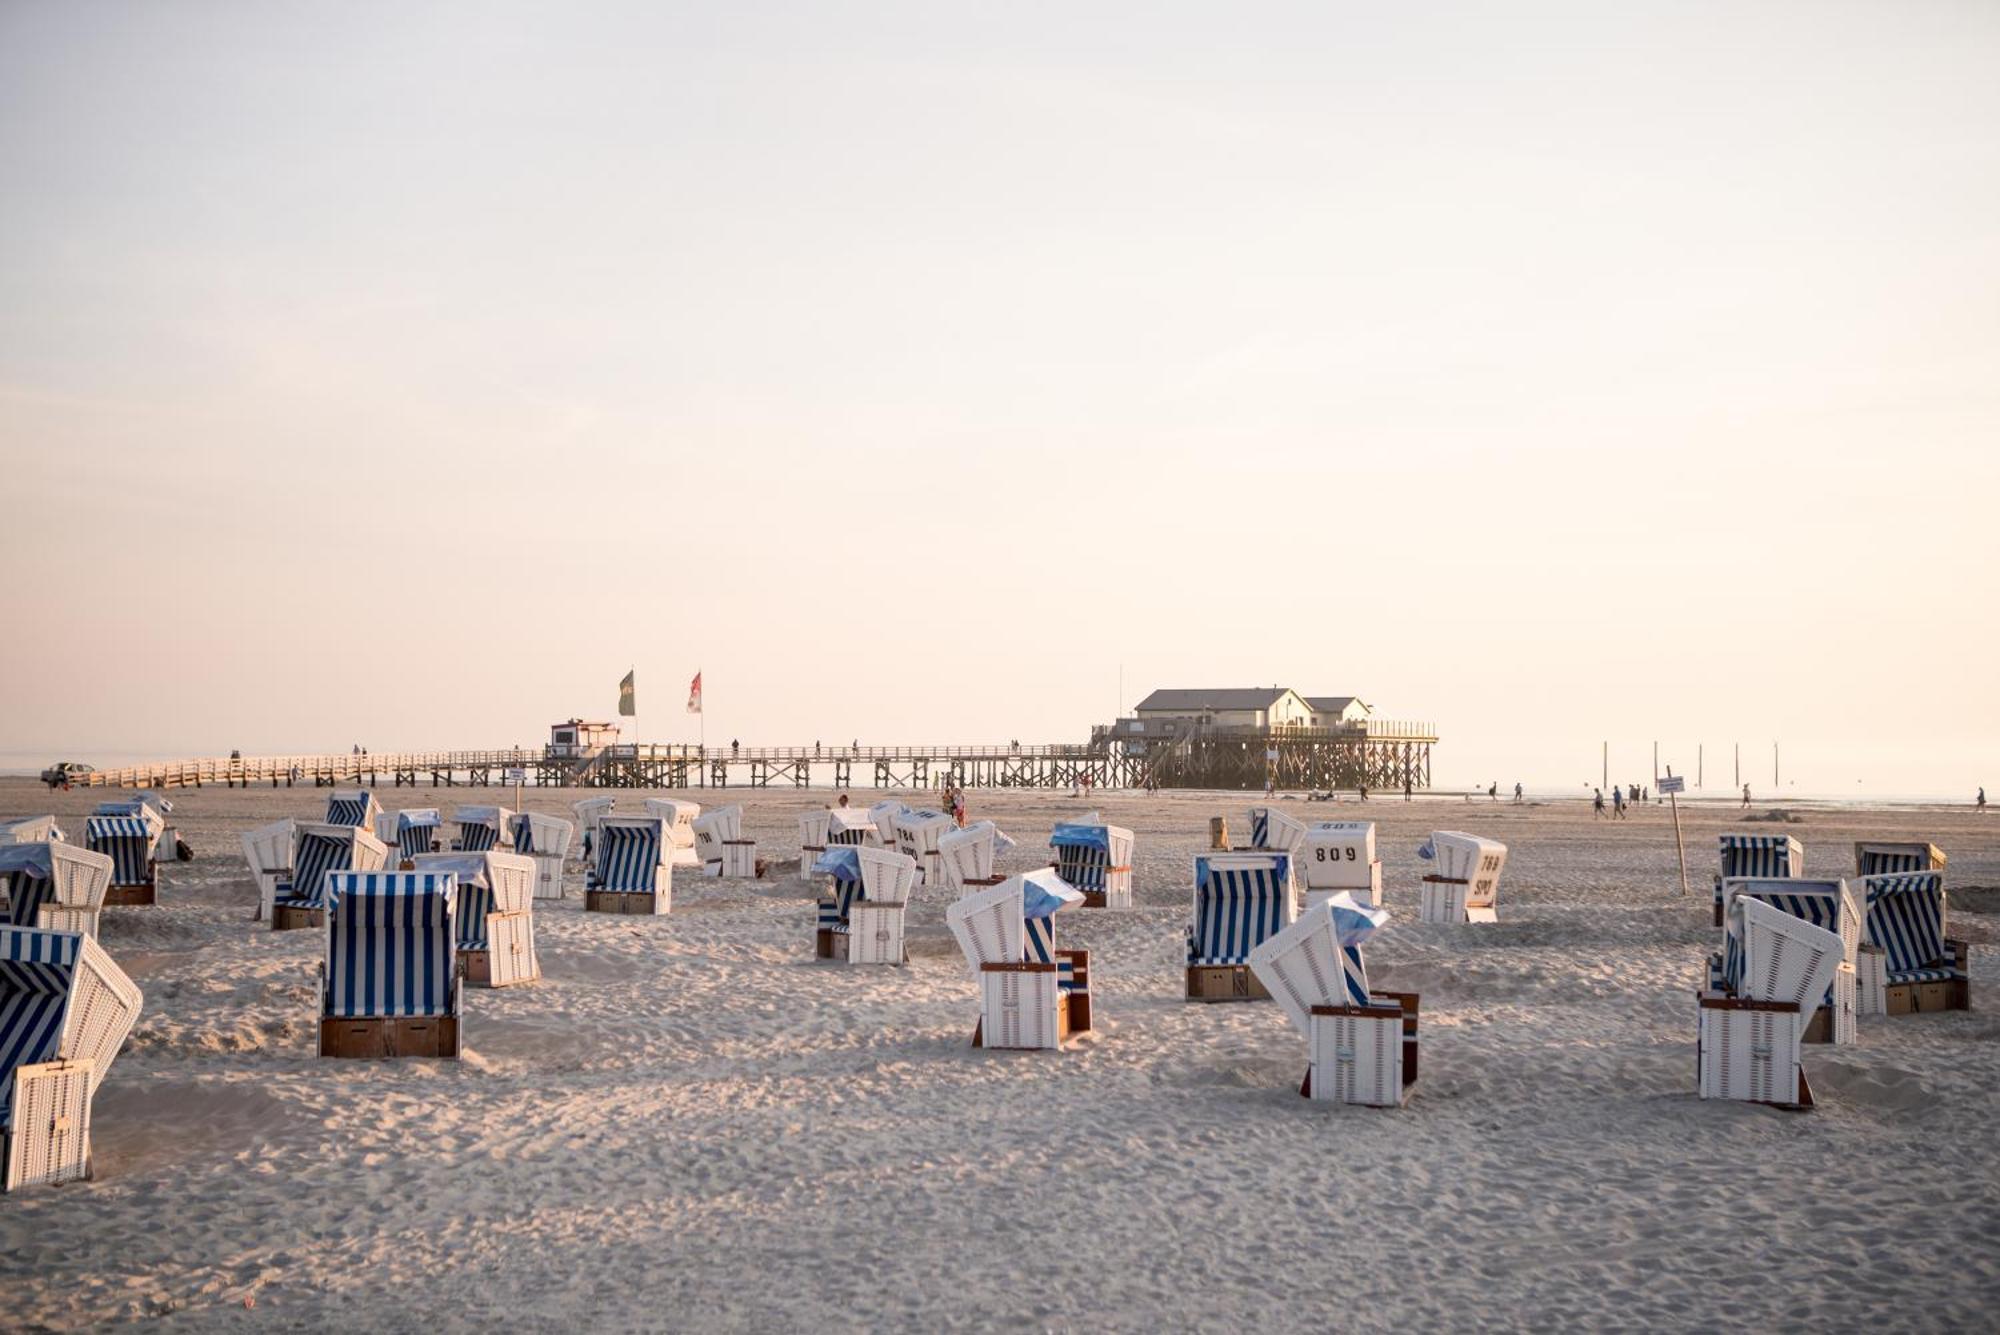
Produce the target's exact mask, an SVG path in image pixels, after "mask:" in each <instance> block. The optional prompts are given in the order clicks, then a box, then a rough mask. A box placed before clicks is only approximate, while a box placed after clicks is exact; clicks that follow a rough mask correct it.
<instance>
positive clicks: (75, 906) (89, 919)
mask: <svg viewBox="0 0 2000 1335" xmlns="http://www.w3.org/2000/svg"><path fill="white" fill-rule="evenodd" d="M111 875H112V868H111V859H110V858H108V857H106V856H105V855H104V854H102V853H93V852H91V851H90V850H89V849H87V848H78V847H77V846H76V845H74V844H67V843H55V842H49V843H39V844H8V845H5V846H0V908H4V912H0V923H7V924H10V925H12V926H15V927H40V928H45V929H47V930H49V931H53V932H79V933H81V934H83V935H84V936H88V937H93V938H94V937H95V936H96V935H97V924H98V919H99V917H100V916H101V914H102V912H103V909H104V897H105V895H106V894H108V893H109V892H110V889H111Z"/></svg>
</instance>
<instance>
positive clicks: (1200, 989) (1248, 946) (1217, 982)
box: [1187, 853, 1294, 1001]
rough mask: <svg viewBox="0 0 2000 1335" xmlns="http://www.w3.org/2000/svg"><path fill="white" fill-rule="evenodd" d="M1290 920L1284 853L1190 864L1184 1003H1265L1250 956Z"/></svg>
mask: <svg viewBox="0 0 2000 1335" xmlns="http://www.w3.org/2000/svg"><path fill="white" fill-rule="evenodd" d="M1293 920H1294V906H1293V897H1292V858H1291V855H1290V854H1289V853H1204V854H1202V855H1201V856H1199V857H1197V858H1195V860H1194V921H1193V922H1192V924H1191V925H1190V926H1189V927H1188V929H1187V999H1188V1000H1189V1001H1256V1000H1263V999H1266V998H1268V997H1269V996H1270V993H1268V992H1266V991H1265V990H1264V986H1263V984H1262V983H1261V982H1260V981H1259V980H1258V978H1257V975H1256V974H1255V973H1254V972H1252V970H1251V968H1250V952H1251V951H1253V950H1255V949H1256V948H1257V947H1258V946H1260V945H1262V944H1263V943H1264V942H1265V941H1266V940H1268V939H1269V938H1270V937H1272V936H1275V935H1276V934H1277V933H1279V932H1281V931H1283V930H1284V929H1285V928H1286V927H1288V926H1290V925H1291V923H1292V922H1293Z"/></svg>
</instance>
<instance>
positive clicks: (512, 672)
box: [0, 0, 2000, 796]
mask: <svg viewBox="0 0 2000 1335" xmlns="http://www.w3.org/2000/svg"><path fill="white" fill-rule="evenodd" d="M1996 68H2000V5H1995V4H1992V3H1989V2H1986V0H1978V2H1968V3H1930V2H1926V0H1881V2H1880V3H1870V4H1841V3H1824V2H1822V0H1812V2H1811V3H1796V4H1794V3H1766V4H1755V3H1752V4H1743V3H1727V4H1722V3H1718V4H1710V5H1703V4H1687V3H1676V4H1664V3H1663V4H1651V5H1649V4H1636V3H1634V4H1616V5H1607V4H1603V3H1601V2H1599V0H1577V2H1576V3H1568V4H1528V3H1523V4H1496V3H1491V2H1490V0H1489V2H1486V3H1471V4H1422V5H1401V6H1392V5H1381V4H1372V3H1328V2H1327V0H1317V2H1316V3H1302V4H1297V5H1256V4H1236V5H1229V6H1220V5H1213V4H1159V3H1148V4H1143V5H1141V4H1129V5H1124V4H1121V5H1111V4H1096V5H1092V4H1078V3H1075V2H1074V0H1068V2H1066V3H1051V4H1009V5H950V4H940V3H935V2H934V0H925V2H923V3H909V4H904V5H839V6H832V5H829V6H783V5H756V4H738V5H727V6H724V5H715V6H705V7H690V6H679V5H671V4H660V3H654V2H651V0H649V2H648V3H636V4H630V5H606V4H598V5H575V6H570V5H553V6H552V5H546V4H535V5H518V6H517V5H504V4H491V3H481V4H476V5H472V4H468V5H438V4H433V5H417V6H411V5H403V4H388V5H357V4H338V5H334V4H325V5H319V6H295V5H285V4H270V3H258V4H242V3H227V4H198V3H176V4H172V5H161V4H150V3H131V4H91V3H78V2H77V0H48V2H45V3H36V2H31V0H13V3H8V4H5V5H0V475H4V477H5V478H6V487H5V492H4V494H5V496H6V498H7V506H6V522H5V523H4V525H0V564H4V569H5V574H6V579H5V586H6V589H7V600H6V611H7V616H6V622H5V624H6V626H7V633H6V639H7V641H8V652H6V653H5V654H4V655H0V698H4V700H5V702H6V707H5V709H4V711H0V764H11V763H21V764H27V763H37V764H38V763H40V762H41V761H43V760H52V759H55V758H57V757H58V756H61V755H67V754H84V753H93V754H101V753H108V752H119V753H129V754H134V755H138V754H145V755H168V754H197V755H199V754H217V753H226V752H227V751H228V750H229V749H230V748H231V747H240V748H242V749H244V750H245V751H246V752H256V753H264V752H274V751H311V750H323V749H339V750H345V749H346V748H347V746H348V745H349V744H350V743H352V742H355V741H360V742H362V743H364V744H367V745H369V746H370V747H371V748H372V749H375V750H384V751H386V750H392V749H398V748H414V747H428V746H458V747H480V746H489V745H506V744H511V743H515V742H539V741H541V740H545V739H546V737H547V725H548V724H549V723H550V722H551V721H553V720H555V719H559V718H564V717H567V716H569V715H571V714H573V713H581V714H584V715H586V716H598V717H603V716H608V714H609V712H610V710H611V708H612V706H613V703H614V701H615V685H616V682H617V680H618V678H619V676H620V675H622V674H623V673H624V672H625V670H626V669H627V668H628V667H636V668H637V670H638V674H639V684H640V706H641V717H640V718H639V720H638V727H639V733H640V735H641V736H642V737H643V738H645V739H646V740H686V739H692V738H693V736H694V735H695V723H696V720H694V719H693V718H691V717H689V716H687V715H686V714H685V713H684V712H683V709H682V706H683V702H684V698H685V694H686V684H687V679H688V678H689V677H690V676H692V675H693V673H694V672H695V671H696V669H697V668H699V669H701V670H702V671H703V672H704V673H705V674H706V684H707V687H708V700H709V709H710V714H709V717H708V737H709V740H710V741H711V742H716V741H726V740H727V739H729V738H731V737H740V738H741V739H742V740H743V741H744V742H745V743H746V744H751V743H789V742H810V741H812V740H814V739H815V738H818V739H824V740H827V741H833V740H835V739H841V740H848V739H852V738H854V737H857V736H858V737H860V738H861V739H862V740H863V741H873V742H889V741H898V740H908V741H918V740H950V741H978V740H986V739H1001V740H1004V739H1008V738H1015V737H1019V738H1022V739H1025V740H1029V741H1045V740H1046V741H1061V740H1081V739H1082V738H1083V737H1085V736H1086V735H1087V733H1088V729H1089V726H1090V725H1091V724H1092V723H1095V722H1102V721H1105V720H1107V719H1108V718H1109V717H1110V716H1111V715H1112V713H1113V711H1114V709H1115V707H1116V706H1117V704H1118V703H1119V694H1118V692H1119V686H1118V682H1119V672H1120V668H1121V665H1122V668H1123V674H1124V683H1125V688H1124V703H1126V704H1127V705H1128V706H1129V705H1130V704H1131V703H1132V702H1133V701H1134V700H1136V699H1137V698H1138V697H1139V696H1140V695H1142V694H1143V693H1144V692H1145V691H1146V690H1148V689H1150V688H1152V687H1154V686H1166V685H1171V686H1222V685H1252V684H1262V683H1268V682H1280V683H1284V684H1288V685H1294V686H1297V687H1298V688H1300V689H1302V690H1305V691H1307V692H1310V693H1340V694H1347V693H1355V694H1359V695H1361V696H1362V697H1363V698H1364V699H1366V700H1368V701H1369V702H1370V703H1371V704H1373V705H1375V706H1376V708H1377V711H1378V713H1379V714H1381V715H1384V716H1387V717H1410V718H1421V719H1430V720H1435V721H1436V723H1437V725H1438V727H1439V729H1440V730H1441V732H1442V733H1443V735H1444V738H1445V741H1444V744H1443V745H1442V746H1441V747H1440V749H1439V751H1438V753H1437V771H1438V779H1439V781H1440V782H1441V783H1456V784H1470V783H1479V784H1484V783H1486V782H1489V781H1491V780H1494V779H1498V780H1500V781H1501V782H1503V783H1504V784H1511V783H1512V782H1513V781H1514V780H1515V779H1516V778H1520V779H1523V780H1525V781H1526V782H1528V783H1529V784H1531V785H1538V786H1556V785H1563V784H1571V785H1573V784H1576V783H1580V782H1581V781H1583V780H1584V779H1586V778H1590V777H1593V776H1594V775H1596V773H1597V770H1598V761H1597V757H1598V744H1599V741H1600V740H1601V739H1606V738H1608V739H1610V740H1611V741H1612V743H1613V746H1614V753H1613V754H1614V766H1613V768H1614V770H1617V771H1623V773H1624V776H1625V777H1629V778H1632V779H1634V780H1638V779H1642V778H1645V777H1648V776H1649V771H1650V763H1651V762H1650V744H1651V742H1652V740H1653V739H1655V738H1658V739H1659V740H1661V741H1662V743H1663V744H1664V746H1665V750H1666V753H1667V756H1668V758H1669V759H1671V760H1675V761H1677V762H1678V763H1680V764H1681V765H1683V766H1691V765H1692V764H1693V761H1694V746H1695V744H1696V743H1697V742H1706V743H1707V745H1708V750H1709V774H1710V777H1711V779H1713V778H1714V776H1715V775H1716V773H1717V767H1718V764H1720V765H1721V766H1722V774H1723V777H1724V778H1725V779H1726V778H1727V776H1728V771H1727V756H1728V747H1729V744H1730V743H1731V742H1732V741H1741V742H1742V743H1743V744H1744V748H1745V751H1746V754H1754V755H1756V756H1758V757H1760V759H1759V760H1758V761H1757V764H1756V766H1755V767H1751V768H1754V769H1755V770H1756V775H1757V784H1758V787H1759V788H1760V789H1763V788H1767V787H1768V782H1769V750H1770V743H1771V741H1772V739H1774V738H1776V739H1779V740H1781V741H1782V742H1783V743H1784V746H1785V750H1786V756H1787V765H1786V769H1787V778H1788V780H1795V781H1796V782H1797V784H1798V785H1799V787H1800V789H1801V790H1803V789H1806V788H1812V789H1815V790H1821V791H1833V792H1849V793H1867V792H1876V793H1883V792H1911V791H1921V792H1951V793H1958V792H1960V790H1963V793H1964V795H1966V796H1969V795H1970V790H1971V787H1972V786H1973V785H1974V784H1977V783H1987V784H1989V785H1994V784H2000V702H1996V693H1995V690H1994V688H1993V679H1994V661H1995V657H1996V651H2000V630H1996V625H2000V614H1996V608H1997V607H2000V577H1996V559H1995V558H1996V555H2000V536H1996V526H1997V525H2000V521H1996V518H1995V515H1996V505H2000V454H1996V444H2000V78H1996V77H1995V73H1994V71H1995V70H1996ZM1718 755H1720V756H1721V757H1722V759H1721V760H1720V761H1718V760H1717V757H1718ZM16 757H19V759H16ZM1746 767H1749V766H1746ZM1614 777H1618V776H1617V775H1614ZM1857 780H1861V781H1862V783H1861V784H1859V785H1857V783H1856V781H1857ZM1997 791H2000V790H1997Z"/></svg>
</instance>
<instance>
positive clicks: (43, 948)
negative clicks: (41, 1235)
mask: <svg viewBox="0 0 2000 1335" xmlns="http://www.w3.org/2000/svg"><path fill="white" fill-rule="evenodd" d="M142 1004H143V998H142V997H141V995H140V992H139V989H138V988H137V987H135V986H133V983H132V980H131V979H130V978H128V977H126V976H125V973H124V971H123V970H121V969H120V968H119V967H118V966H117V964H115V963H113V962H112V959H111V957H110V956H109V955H107V954H106V953H105V952H104V951H103V950H102V949H101V948H100V947H99V946H98V944H97V943H96V942H95V941H93V940H91V939H90V938H89V937H87V936H84V935H83V934H82V933H80V932H56V931H45V930H42V929H39V928H31V927H0V1189H5V1190H8V1191H11V1190H13V1189H14V1188H16V1187H21V1186H28V1185H30V1184H33V1183H48V1182H68V1181H74V1180H76V1179H79V1178H84V1177H88V1176H89V1175H90V1103H91V1096H92V1095H93V1094H94V1093H96V1091H97V1087H98V1086H99V1085H100V1084H102V1083H103V1081H104V1077H105V1075H106V1073H107V1072H109V1071H110V1069H111V1063H112V1060H113V1059H114V1058H115V1057H116V1056H117V1055H118V1049H119V1048H120V1047H121V1046H123V1044H124V1042H125V1037H126V1035H127V1034H129V1033H131V1031H132V1025H133V1024H134V1022H136V1021H137V1020H138V1018H139V1010H140V1006H141V1005H142Z"/></svg>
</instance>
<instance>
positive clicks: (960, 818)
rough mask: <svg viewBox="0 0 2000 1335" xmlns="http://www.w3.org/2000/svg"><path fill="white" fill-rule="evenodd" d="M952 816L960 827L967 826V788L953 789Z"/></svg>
mask: <svg viewBox="0 0 2000 1335" xmlns="http://www.w3.org/2000/svg"><path fill="white" fill-rule="evenodd" d="M951 818H952V819H953V820H954V821H957V822H958V828H959V829H961V830H962V829H964V828H965V789H963V788H954V789H952V790H951Z"/></svg>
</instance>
